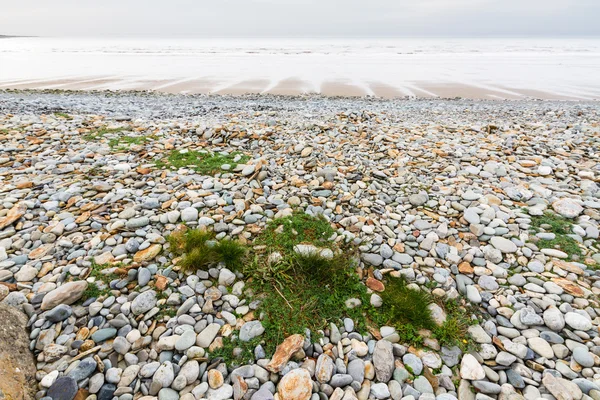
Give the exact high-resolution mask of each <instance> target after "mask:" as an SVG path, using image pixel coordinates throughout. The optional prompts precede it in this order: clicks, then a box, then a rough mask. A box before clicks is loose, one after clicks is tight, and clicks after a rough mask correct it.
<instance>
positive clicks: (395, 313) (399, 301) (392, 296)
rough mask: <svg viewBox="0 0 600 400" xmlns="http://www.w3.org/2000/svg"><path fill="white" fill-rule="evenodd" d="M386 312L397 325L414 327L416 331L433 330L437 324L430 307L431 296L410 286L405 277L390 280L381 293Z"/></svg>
mask: <svg viewBox="0 0 600 400" xmlns="http://www.w3.org/2000/svg"><path fill="white" fill-rule="evenodd" d="M381 298H382V299H383V307H384V310H382V311H384V312H385V313H386V314H387V315H388V316H389V317H390V318H391V321H394V323H395V324H396V325H407V324H410V325H412V326H413V327H414V328H415V329H416V330H419V329H433V328H434V327H435V323H434V322H433V318H432V317H431V311H430V310H429V308H428V306H429V304H431V295H430V294H429V293H427V292H426V291H424V290H416V289H413V288H411V287H409V286H408V282H407V280H406V278H405V277H404V276H403V275H400V277H398V278H392V277H390V279H388V281H387V283H386V285H385V290H384V291H383V292H382V293H381Z"/></svg>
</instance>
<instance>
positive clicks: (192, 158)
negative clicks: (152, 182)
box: [155, 150, 250, 174]
mask: <svg viewBox="0 0 600 400" xmlns="http://www.w3.org/2000/svg"><path fill="white" fill-rule="evenodd" d="M238 155H239V156H240V157H239V160H237V161H234V160H235V159H236V156H238ZM249 159H250V157H248V156H247V155H245V154H241V153H239V152H233V153H230V154H221V153H209V152H202V151H193V150H192V151H186V152H181V151H179V150H174V151H172V152H171V153H170V154H169V156H168V157H167V158H166V159H158V160H156V161H155V164H156V166H157V167H158V168H167V167H174V168H177V169H179V168H191V169H193V170H195V171H196V172H199V173H201V174H214V173H217V172H219V171H221V166H222V165H223V164H229V165H230V166H231V168H235V167H236V166H237V164H238V163H245V162H247V161H248V160H249Z"/></svg>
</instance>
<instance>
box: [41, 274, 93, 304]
mask: <svg viewBox="0 0 600 400" xmlns="http://www.w3.org/2000/svg"><path fill="white" fill-rule="evenodd" d="M87 286H88V284H87V282H86V281H75V282H67V283H65V284H62V285H61V286H59V287H58V288H56V289H54V290H53V291H51V292H49V293H46V295H45V296H44V298H43V300H42V305H41V309H42V310H44V311H47V310H50V309H52V308H54V307H56V306H57V305H59V304H67V305H70V304H73V303H75V302H76V301H77V300H79V299H80V298H81V296H82V295H83V292H84V291H85V289H87Z"/></svg>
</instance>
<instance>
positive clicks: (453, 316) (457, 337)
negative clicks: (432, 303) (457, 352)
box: [433, 300, 478, 352]
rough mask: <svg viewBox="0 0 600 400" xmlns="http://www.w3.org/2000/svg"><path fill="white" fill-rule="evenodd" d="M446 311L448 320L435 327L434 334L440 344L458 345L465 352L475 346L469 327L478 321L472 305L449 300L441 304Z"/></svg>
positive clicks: (447, 345)
mask: <svg viewBox="0 0 600 400" xmlns="http://www.w3.org/2000/svg"><path fill="white" fill-rule="evenodd" d="M440 306H441V307H442V308H444V311H445V312H446V316H447V318H446V322H444V324H443V325H442V326H436V327H435V328H433V336H434V337H435V338H436V339H437V340H438V341H439V343H440V345H442V346H446V347H452V346H458V347H459V348H460V349H461V350H462V351H463V352H466V351H468V350H471V349H472V348H474V347H475V342H474V341H473V338H472V337H471V335H470V334H469V327H470V326H471V325H474V324H476V323H477V322H478V321H477V320H476V319H472V318H471V315H472V314H474V312H475V311H474V310H473V309H472V308H471V307H470V306H462V305H461V304H460V303H459V302H458V301H457V300H449V301H446V302H444V303H443V304H440Z"/></svg>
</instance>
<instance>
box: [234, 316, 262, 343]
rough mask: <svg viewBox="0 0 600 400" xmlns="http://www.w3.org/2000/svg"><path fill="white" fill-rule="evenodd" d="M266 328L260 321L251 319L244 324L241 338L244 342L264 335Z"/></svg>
mask: <svg viewBox="0 0 600 400" xmlns="http://www.w3.org/2000/svg"><path fill="white" fill-rule="evenodd" d="M264 331H265V328H264V327H263V326H262V324H261V323H260V321H249V322H246V323H245V324H244V325H242V328H241V329H240V340H241V341H242V342H248V341H250V340H252V339H254V338H255V337H258V336H260V335H262V334H263V333H264Z"/></svg>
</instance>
